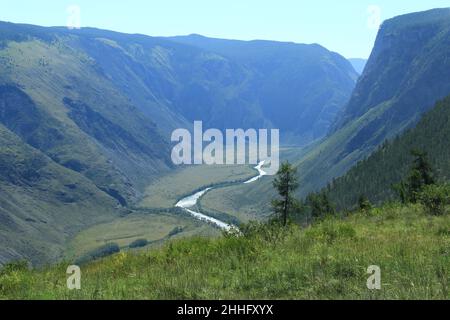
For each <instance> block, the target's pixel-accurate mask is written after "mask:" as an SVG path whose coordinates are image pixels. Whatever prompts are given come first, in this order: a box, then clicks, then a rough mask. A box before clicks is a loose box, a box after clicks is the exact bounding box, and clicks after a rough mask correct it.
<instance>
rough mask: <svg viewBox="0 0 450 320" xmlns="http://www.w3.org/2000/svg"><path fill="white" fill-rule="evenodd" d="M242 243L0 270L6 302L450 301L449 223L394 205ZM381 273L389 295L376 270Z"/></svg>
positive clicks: (210, 241)
mask: <svg viewBox="0 0 450 320" xmlns="http://www.w3.org/2000/svg"><path fill="white" fill-rule="evenodd" d="M242 230H243V235H242V236H232V235H223V236H221V237H216V238H210V237H201V236H197V237H193V238H189V239H184V238H183V239H173V240H171V241H169V242H167V243H166V244H164V245H163V246H161V247H156V248H155V247H153V248H148V249H145V250H144V249H143V250H140V251H125V250H124V251H122V252H120V253H118V254H115V255H112V256H110V257H107V258H104V259H101V260H98V261H94V262H91V263H88V264H85V265H82V266H81V270H82V278H81V290H73V291H70V290H68V289H67V287H66V279H67V275H66V268H67V266H68V264H69V263H60V264H58V265H55V266H50V267H47V268H42V269H40V270H29V269H28V268H27V267H26V266H25V265H23V264H15V265H10V266H7V267H6V268H4V269H3V270H2V271H1V272H0V298H1V299H450V288H449V285H450V216H449V215H448V214H447V215H443V216H431V215H428V214H427V213H425V211H424V210H423V208H422V207H421V206H420V205H408V206H402V205H400V204H388V205H385V206H383V207H381V208H375V209H371V210H368V211H364V212H357V213H353V214H351V215H348V216H342V217H332V218H331V217H330V218H326V219H324V220H322V221H320V222H316V223H314V224H313V225H312V226H310V227H307V228H303V227H300V226H298V225H297V224H291V225H289V226H288V227H286V228H282V227H279V226H276V225H258V224H252V225H247V226H246V227H244V228H243V229H242ZM371 265H376V266H379V267H380V268H381V290H369V289H368V288H367V279H368V278H369V276H370V275H369V274H367V268H368V267H369V266H371Z"/></svg>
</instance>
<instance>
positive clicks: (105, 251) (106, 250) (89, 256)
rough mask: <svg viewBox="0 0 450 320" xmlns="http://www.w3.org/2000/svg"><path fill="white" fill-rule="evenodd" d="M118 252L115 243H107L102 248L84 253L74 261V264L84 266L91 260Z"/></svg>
mask: <svg viewBox="0 0 450 320" xmlns="http://www.w3.org/2000/svg"><path fill="white" fill-rule="evenodd" d="M118 252H120V247H119V245H118V244H117V243H108V244H105V245H104V246H102V247H100V248H97V249H95V250H93V251H91V252H88V253H86V254H85V255H83V256H81V257H80V258H79V259H77V260H76V261H75V263H76V264H84V263H87V262H90V261H92V260H97V259H100V258H104V257H107V256H110V255H113V254H115V253H118Z"/></svg>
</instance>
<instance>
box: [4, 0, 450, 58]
mask: <svg viewBox="0 0 450 320" xmlns="http://www.w3.org/2000/svg"><path fill="white" fill-rule="evenodd" d="M69 5H78V6H79V7H80V9H81V26H82V27H86V26H89V27H97V28H102V29H109V30H115V31H121V32H127V33H142V34H147V35H152V36H172V35H184V34H191V33H198V34H202V35H206V36H211V37H220V38H227V39H242V40H252V39H267V40H279V41H293V42H298V43H319V44H321V45H323V46H325V47H327V48H328V49H330V50H333V51H336V52H339V53H340V54H342V55H344V56H345V57H347V58H353V57H362V58H367V57H368V56H369V54H370V51H371V49H372V46H373V43H374V40H375V37H376V31H377V30H376V28H374V27H373V26H374V24H373V22H374V21H376V14H377V13H376V12H377V11H376V10H375V11H374V9H372V11H371V10H368V8H369V6H371V5H375V6H377V7H378V8H380V12H381V19H382V20H385V19H388V18H391V17H393V16H396V15H400V14H404V13H409V12H414V11H422V10H427V9H431V8H438V7H450V0H339V1H338V0H315V1H313V0H310V1H306V0H126V1H119V0H73V1H67V0H58V1H56V0H40V1H36V0H0V20H2V21H11V22H21V23H31V24H38V25H44V26H55V25H58V26H61V25H66V23H67V19H68V13H67V7H68V6H69ZM372 8H373V7H372ZM369 11H370V12H372V15H371V17H369V16H370V13H369ZM369 26H371V27H369Z"/></svg>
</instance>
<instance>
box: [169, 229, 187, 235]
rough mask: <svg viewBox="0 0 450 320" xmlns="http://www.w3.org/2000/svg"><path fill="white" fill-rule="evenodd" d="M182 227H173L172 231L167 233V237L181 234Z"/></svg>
mask: <svg viewBox="0 0 450 320" xmlns="http://www.w3.org/2000/svg"><path fill="white" fill-rule="evenodd" d="M183 230H184V229H183V227H175V228H173V229H172V231H170V232H169V237H173V236H176V235H177V234H179V233H181V232H183Z"/></svg>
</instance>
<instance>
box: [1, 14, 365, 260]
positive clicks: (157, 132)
mask: <svg viewBox="0 0 450 320" xmlns="http://www.w3.org/2000/svg"><path fill="white" fill-rule="evenodd" d="M357 77H358V75H357V73H356V72H355V71H354V69H353V68H352V66H351V64H350V63H349V62H348V61H347V60H346V59H344V58H343V57H342V56H340V55H338V54H336V53H333V52H330V51H328V50H326V49H325V48H323V47H321V46H319V45H301V44H293V43H277V42H268V41H253V42H242V41H228V40H219V39H208V38H204V37H201V36H189V37H178V38H155V37H148V36H143V35H128V34H121V33H116V32H110V31H104V30H98V29H90V28H86V29H81V30H68V29H67V28H59V27H56V28H44V27H38V26H31V25H23V24H12V23H4V22H2V23H0V133H1V135H0V139H1V140H2V144H1V146H0V189H1V196H0V239H1V242H0V263H3V262H5V261H8V260H11V259H17V258H21V257H26V258H29V259H31V260H32V261H33V262H34V263H40V262H43V261H53V260H55V259H57V258H58V257H59V256H60V255H61V252H62V249H63V247H64V243H65V242H67V240H68V239H70V237H72V236H73V235H74V234H75V233H77V232H78V231H80V230H81V229H83V228H85V227H87V226H89V225H91V224H93V223H97V222H99V221H106V220H108V219H112V218H114V217H116V216H117V215H119V214H124V213H126V210H127V209H126V208H127V207H128V206H130V205H132V204H133V203H135V202H136V201H137V200H138V199H139V198H140V196H141V194H142V192H143V190H144V188H145V186H147V185H148V184H150V183H151V182H152V181H153V180H154V179H155V178H156V177H157V176H160V175H163V174H165V173H167V172H169V171H170V170H172V169H173V165H172V163H171V160H170V143H169V139H170V134H171V132H172V130H174V129H176V128H190V126H191V125H192V122H193V121H194V120H203V121H204V125H205V127H214V128H219V129H224V128H279V129H281V132H282V139H283V141H284V142H285V143H290V144H296V145H306V144H308V143H311V142H312V141H314V140H316V139H319V138H322V137H323V136H324V135H325V134H326V133H327V132H328V131H329V129H330V127H331V125H332V123H333V120H334V118H335V116H336V115H337V114H338V113H339V112H341V111H342V108H343V106H344V105H345V103H346V102H347V101H348V99H349V98H350V95H351V92H352V90H353V88H354V86H355V83H356V79H357Z"/></svg>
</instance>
